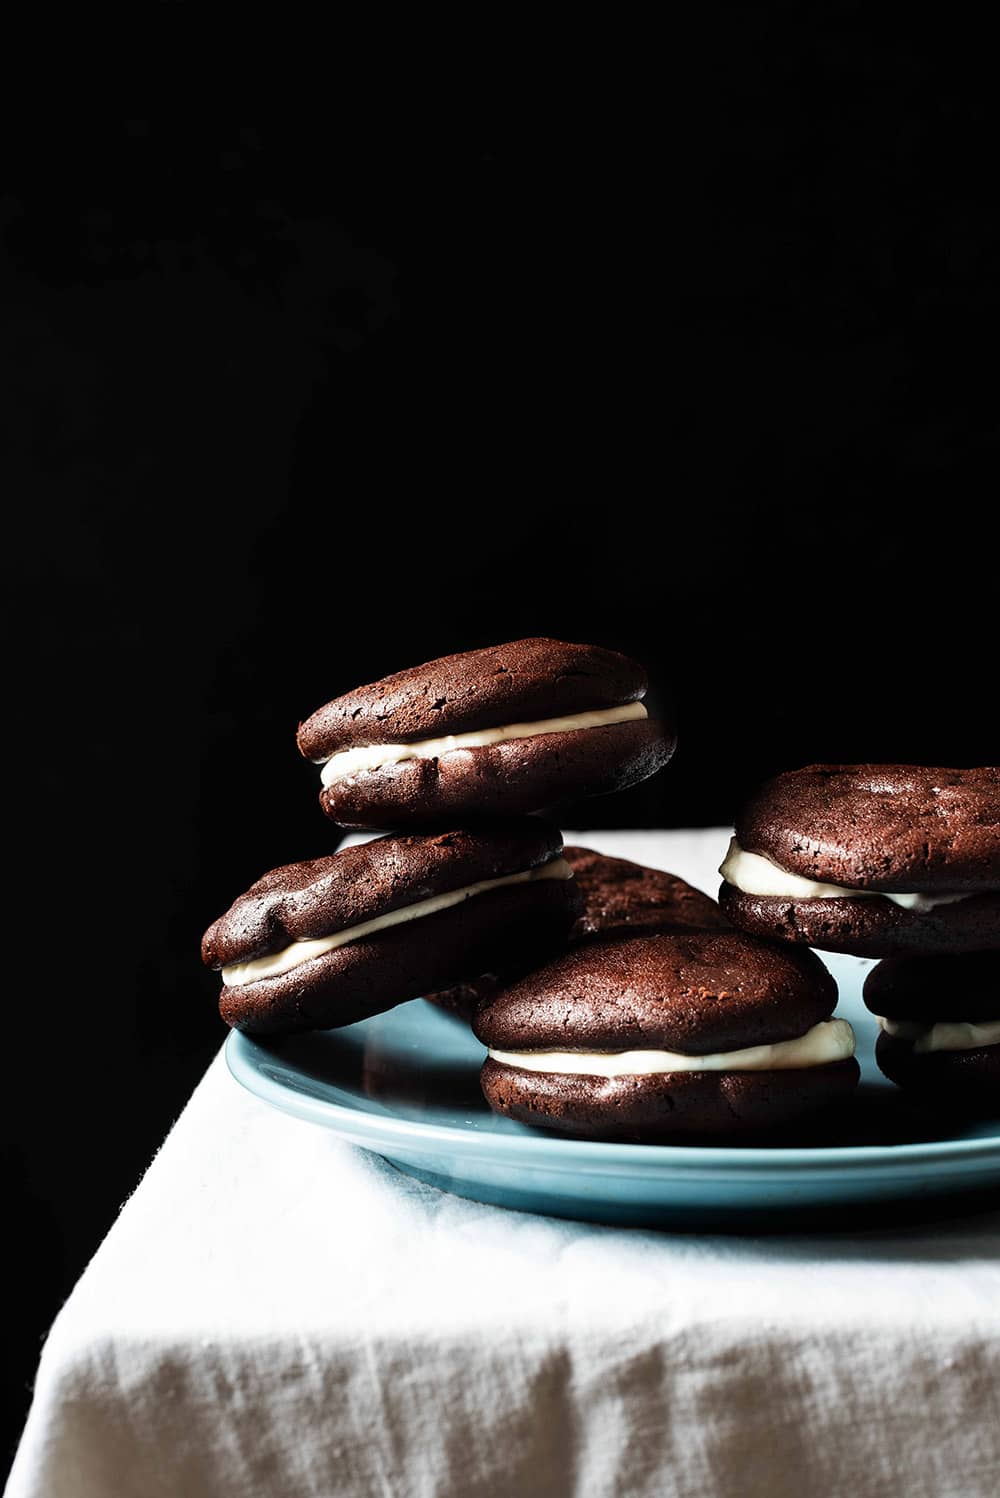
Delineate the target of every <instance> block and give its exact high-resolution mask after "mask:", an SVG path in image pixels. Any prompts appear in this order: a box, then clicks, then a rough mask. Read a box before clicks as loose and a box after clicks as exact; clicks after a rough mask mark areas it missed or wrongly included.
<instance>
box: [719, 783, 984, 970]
mask: <svg viewBox="0 0 1000 1498" xmlns="http://www.w3.org/2000/svg"><path fill="white" fill-rule="evenodd" d="M720 872H721V874H722V877H723V879H724V881H725V882H724V884H723V886H722V890H721V891H720V894H719V903H720V905H721V906H722V909H723V911H724V913H725V914H726V915H727V916H728V917H729V919H730V920H731V921H733V922H734V923H735V924H736V925H738V926H742V927H743V928H744V929H745V930H747V931H753V932H755V933H756V934H758V935H760V936H769V937H774V938H778V939H779V940H782V941H792V942H803V943H805V944H807V945H808V946H812V947H822V948H824V949H825V950H827V951H831V952H853V953H855V954H856V955H857V956H869V957H892V956H897V955H899V956H905V955H906V954H908V953H913V954H918V953H919V954H925V955H933V954H935V953H938V954H941V955H946V954H950V953H960V952H971V951H978V950H982V949H985V948H1000V770H998V769H997V768H996V767H995V766H987V767H985V768H981V769H970V770H944V769H929V768H926V767H924V766H913V765H810V766H808V767H807V768H806V769H804V770H794V771H790V772H789V773H787V774H785V775H778V776H776V777H775V779H773V780H771V781H769V782H768V783H767V784H766V785H765V786H764V787H763V788H762V789H761V790H760V791H759V792H758V794H757V795H756V796H755V797H754V798H753V799H752V800H751V801H750V802H749V804H748V805H747V806H746V807H744V809H743V811H742V812H741V813H740V815H739V817H738V818H737V820H736V836H735V837H734V839H733V841H732V844H731V845H730V849H729V853H728V855H727V857H726V860H725V862H724V863H723V865H722V868H721V870H720Z"/></svg>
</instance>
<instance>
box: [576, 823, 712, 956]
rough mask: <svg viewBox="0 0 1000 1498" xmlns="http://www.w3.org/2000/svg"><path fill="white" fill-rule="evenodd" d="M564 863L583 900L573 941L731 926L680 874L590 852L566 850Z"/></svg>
mask: <svg viewBox="0 0 1000 1498" xmlns="http://www.w3.org/2000/svg"><path fill="white" fill-rule="evenodd" d="M563 857H564V858H565V859H566V861H567V863H568V864H569V865H570V866H571V867H572V870H573V873H574V875H575V877H576V885H577V889H578V890H579V893H580V897H581V899H582V900H583V911H582V913H581V915H580V918H579V920H578V921H577V923H576V925H575V926H574V928H573V936H572V940H573V941H586V940H588V939H589V938H591V937H595V936H602V937H610V936H617V935H619V934H626V933H627V934H633V935H639V934H640V933H641V932H644V931H658V930H661V929H662V928H663V927H665V926H709V927H716V928H723V929H725V928H728V926H729V922H728V921H727V920H726V918H725V916H724V915H723V914H722V911H721V910H720V909H719V907H718V905H717V904H716V903H715V901H714V900H712V899H710V898H709V896H708V895H703V894H702V892H701V891H700V890H697V889H694V888H693V887H692V886H691V885H690V884H687V883H685V881H684V880H683V879H680V878H678V876H677V875H676V874H667V873H665V872H664V871H663V870H662V869H649V868H646V867H645V865H644V864H641V863H632V862H631V861H630V860H629V859H627V858H608V857H606V856H605V855H604V854H602V853H595V852H594V850H593V849H592V848H577V847H573V846H568V847H566V848H564V849H563Z"/></svg>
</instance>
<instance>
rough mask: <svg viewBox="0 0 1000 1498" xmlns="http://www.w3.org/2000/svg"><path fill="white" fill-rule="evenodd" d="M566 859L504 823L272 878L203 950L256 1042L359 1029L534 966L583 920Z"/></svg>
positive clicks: (375, 846)
mask: <svg viewBox="0 0 1000 1498" xmlns="http://www.w3.org/2000/svg"><path fill="white" fill-rule="evenodd" d="M561 851H562V839H561V837H560V835H559V833H558V831H557V830H556V829H555V828H554V827H552V826H550V825H549V824H548V823H546V822H544V821H542V819H541V818H540V817H503V818H496V819H495V820H493V821H491V822H485V821H484V822H481V823H479V824H477V826H476V828H475V829H468V828H466V829H459V830H455V831H450V832H440V833H437V834H435V835H433V836H428V837H385V838H379V839H377V840H376V841H374V842H369V843H364V844H362V845H360V846H358V847H353V848H346V849H344V850H343V851H342V852H339V853H333V854H330V855H328V856H327V857H325V858H316V859H311V860H309V861H307V862H304V863H294V864H288V865H286V866H285V867H284V868H280V869H274V870H272V871H271V872H270V873H269V874H265V875H264V877H263V878H262V879H259V880H258V881H257V883H256V884H255V885H253V886H252V888H251V889H249V890H248V891H247V893H246V894H245V895H241V896H240V898H239V899H238V900H237V901H236V902H235V904H234V905H233V906H232V907H231V909H230V910H229V911H227V913H226V914H225V915H224V916H222V917H221V918H220V919H219V920H217V921H216V922H215V923H214V925H212V926H210V927H209V929H208V931H207V932H206V933H205V936H204V939H203V941H202V957H203V960H204V961H205V962H206V963H207V964H208V965H209V966H210V967H213V968H220V969H221V970H222V983H223V987H222V995H221V998H220V1001H219V1008H220V1012H221V1014H222V1017H223V1019H224V1020H225V1021H226V1023H227V1024H229V1025H233V1026H235V1027H236V1028H237V1029H240V1030H248V1031H252V1032H255V1033H257V1034H281V1033H284V1032H288V1031H292V1030H308V1029H325V1028H331V1027H334V1026H338V1025H349V1024H352V1023H353V1022H354V1021H355V1020H359V1019H363V1018H365V1017H367V1016H368V1015H372V1014H378V1013H380V1012H381V1011H382V1010H384V1009H391V1008H392V1007H393V1006H394V1005H396V1004H399V1003H402V1001H403V1000H404V999H412V998H415V997H416V996H417V995H419V994H421V993H425V992H427V991H428V990H429V989H434V988H443V987H445V986H447V985H450V984H453V983H460V982H462V981H465V980H469V979H472V978H475V977H477V976H478V975H479V974H480V973H481V972H483V971H484V970H487V969H490V970H496V971H501V972H506V971H508V970H509V965H513V966H515V967H518V968H520V967H521V966H522V965H531V964H532V963H537V962H539V961H541V960H543V959H544V957H545V956H546V955H548V954H550V953H552V952H553V951H557V950H559V948H560V947H561V946H563V945H564V944H565V940H566V934H567V932H568V930H569V928H570V926H571V925H572V923H573V921H574V919H575V917H576V915H577V912H578V908H579V906H578V898H577V895H576V891H575V888H574V884H573V878H572V869H571V868H570V867H569V865H568V864H567V863H566V862H565V861H564V860H563V859H562V857H561V856H560V855H561Z"/></svg>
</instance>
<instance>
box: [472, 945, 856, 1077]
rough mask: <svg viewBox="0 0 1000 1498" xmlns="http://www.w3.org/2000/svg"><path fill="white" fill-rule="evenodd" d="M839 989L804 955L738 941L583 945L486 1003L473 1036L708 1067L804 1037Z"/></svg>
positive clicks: (500, 1044) (511, 1047)
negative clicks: (663, 1056) (650, 1055)
mask: <svg viewBox="0 0 1000 1498" xmlns="http://www.w3.org/2000/svg"><path fill="white" fill-rule="evenodd" d="M836 1002H837V985H836V984H835V983H834V981H833V979H832V978H831V976H830V974H829V973H828V972H827V970H826V968H825V967H824V966H823V964H822V963H821V962H820V960H819V958H818V957H816V956H815V954H814V953H812V952H810V951H809V950H808V948H804V947H802V948H800V947H779V946H776V945H772V944H771V943H769V942H763V941H758V940H757V939H756V938H755V937H752V936H746V935H744V934H743V933H742V932H739V931H671V932H663V933H661V934H659V935H655V936H636V937H631V938H629V939H628V940H625V941H613V942H599V943H594V944H586V945H584V946H582V947H577V948H575V949H574V950H573V951H571V952H568V953H567V954H566V955H565V956H563V957H559V958H557V959H556V961H555V962H552V963H550V964H549V965H548V966H547V967H544V968H542V969H541V970H540V971H539V972H536V973H531V974H529V976H528V977H526V978H524V979H522V980H521V981H520V982H518V983H515V984H513V985H512V986H511V987H510V988H506V989H504V990H502V992H501V993H499V994H498V995H497V996H496V997H495V998H494V999H493V1000H492V1001H488V1002H487V1003H485V1004H484V1005H483V1006H482V1007H481V1008H480V1010H479V1012H478V1014H477V1015H476V1019H475V1022H474V1024H473V1030H474V1031H475V1034H476V1035H477V1036H478V1038H479V1039H480V1040H481V1041H482V1042H483V1044H484V1045H487V1046H490V1047H491V1048H495V1049H498V1050H505V1051H517V1050H559V1051H567V1050H608V1051H623V1050H636V1049H647V1050H649V1049H652V1050H668V1051H680V1052H683V1053H686V1054H688V1055H694V1056H699V1055H709V1054H712V1053H715V1052H717V1051H733V1050H742V1049H743V1048H745V1047H748V1046H755V1045H769V1044H772V1043H774V1042H776V1041H780V1040H792V1039H794V1038H795V1037H796V1036H798V1035H803V1034H804V1033H805V1032H806V1031H807V1030H809V1029H811V1028H812V1027H813V1025H817V1024H819V1022H820V1021H821V1020H824V1019H826V1018H827V1017H828V1016H829V1015H830V1014H831V1013H832V1012H833V1009H834V1006H835V1005H836Z"/></svg>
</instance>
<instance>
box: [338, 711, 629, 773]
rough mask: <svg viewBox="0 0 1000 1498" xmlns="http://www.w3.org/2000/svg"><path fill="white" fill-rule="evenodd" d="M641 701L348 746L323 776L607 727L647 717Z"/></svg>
mask: <svg viewBox="0 0 1000 1498" xmlns="http://www.w3.org/2000/svg"><path fill="white" fill-rule="evenodd" d="M648 716H649V715H648V713H647V712H646V709H645V707H644V705H643V704H642V703H641V702H629V703H627V704H626V705H625V706H624V707H604V708H601V709H600V710H599V711H597V712H592V713H572V714H570V716H569V717H566V718H540V719H539V720H538V721H537V722H536V723H507V724H505V725H504V726H503V727H501V728H479V729H476V730H474V731H472V732H470V733H449V734H446V735H445V736H444V737H443V738H440V739H421V740H420V741H419V742H418V743H416V744H364V745H363V746H362V747H361V748H360V749H344V750H342V751H341V752H340V754H334V755H333V756H332V757H331V758H330V759H328V760H327V761H326V763H325V764H324V765H323V770H322V773H321V775H320V779H321V780H322V782H323V784H324V785H332V784H333V782H334V781H335V780H346V779H347V777H348V776H349V775H360V774H361V773H362V771H364V770H377V769H379V768H380V767H381V766H382V765H398V764H401V763H402V762H403V760H405V759H440V758H441V757H442V756H443V755H445V754H454V753H455V751H456V750H457V749H482V748H484V747H485V745H487V744H503V743H505V742H506V740H507V739H533V738H535V737H536V735H537V734H540V733H576V732H577V731H578V730H579V729H582V728H607V727H609V725H610V724H612V723H631V722H633V720H635V719H637V718H646V717H648Z"/></svg>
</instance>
